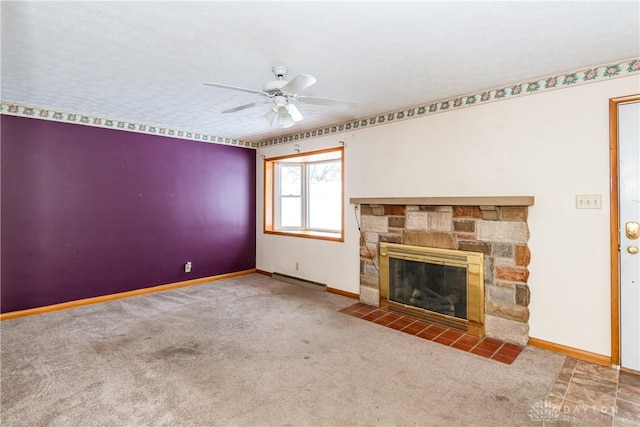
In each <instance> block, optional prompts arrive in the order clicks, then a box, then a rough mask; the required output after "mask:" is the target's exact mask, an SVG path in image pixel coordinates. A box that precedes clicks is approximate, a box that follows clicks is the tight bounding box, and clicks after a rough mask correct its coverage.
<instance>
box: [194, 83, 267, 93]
mask: <svg viewBox="0 0 640 427" xmlns="http://www.w3.org/2000/svg"><path fill="white" fill-rule="evenodd" d="M204 85H205V86H213V87H221V88H223V89H232V90H239V91H242V92H249V93H258V94H260V95H265V96H269V95H268V94H266V93H264V92H263V91H261V90H253V89H246V88H243V87H237V86H229V85H223V84H220V83H204Z"/></svg>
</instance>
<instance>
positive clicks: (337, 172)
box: [265, 148, 344, 240]
mask: <svg viewBox="0 0 640 427" xmlns="http://www.w3.org/2000/svg"><path fill="white" fill-rule="evenodd" d="M342 154H343V150H342V148H338V149H331V150H323V151H316V152H312V153H305V154H297V155H292V156H285V157H278V158H272V159H266V160H265V232H267V233H282V234H292V235H300V236H304V237H316V238H328V239H332V240H335V239H338V240H342V239H343V234H342V228H343V210H344V207H343V200H344V194H343V193H344V191H343V158H342Z"/></svg>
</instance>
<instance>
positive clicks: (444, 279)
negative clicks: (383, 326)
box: [389, 257, 467, 319]
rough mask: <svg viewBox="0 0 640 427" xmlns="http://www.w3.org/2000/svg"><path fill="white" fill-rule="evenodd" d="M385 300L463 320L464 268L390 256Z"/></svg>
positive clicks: (465, 293) (464, 295)
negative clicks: (387, 289)
mask: <svg viewBox="0 0 640 427" xmlns="http://www.w3.org/2000/svg"><path fill="white" fill-rule="evenodd" d="M389 300H391V301H395V302H397V303H400V304H405V305H409V306H413V307H417V308H422V309H424V310H429V311H433V312H436V313H440V314H444V315H447V316H451V317H457V318H460V319H467V269H466V268H465V267H458V266H451V265H441V264H433V263H428V262H417V261H411V260H405V259H398V258H391V257H390V258H389Z"/></svg>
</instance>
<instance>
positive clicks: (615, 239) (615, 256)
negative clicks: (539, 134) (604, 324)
mask: <svg viewBox="0 0 640 427" xmlns="http://www.w3.org/2000/svg"><path fill="white" fill-rule="evenodd" d="M639 101H640V94H636V95H629V96H621V97H618V98H611V99H609V192H610V195H611V196H610V198H609V203H610V234H611V248H610V251H611V264H610V269H611V363H612V364H613V365H616V366H618V365H620V272H619V266H620V218H619V211H618V205H619V203H620V194H619V192H618V177H619V171H618V162H619V160H620V159H619V157H618V155H619V154H618V105H620V104H627V103H631V102H639Z"/></svg>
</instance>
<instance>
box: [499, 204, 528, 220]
mask: <svg viewBox="0 0 640 427" xmlns="http://www.w3.org/2000/svg"><path fill="white" fill-rule="evenodd" d="M528 212H529V209H528V208H527V207H526V206H502V207H501V208H500V219H501V220H502V221H526V220H527V217H528Z"/></svg>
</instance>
